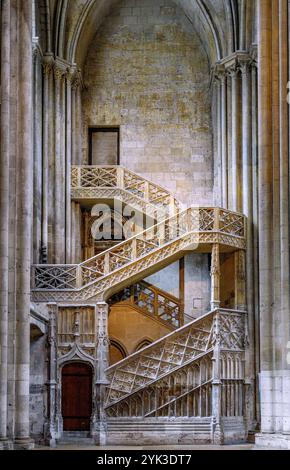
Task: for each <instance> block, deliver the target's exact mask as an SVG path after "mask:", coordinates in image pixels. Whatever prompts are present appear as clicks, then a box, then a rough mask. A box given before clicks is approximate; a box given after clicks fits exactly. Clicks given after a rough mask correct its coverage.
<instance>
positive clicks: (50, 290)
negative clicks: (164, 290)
mask: <svg viewBox="0 0 290 470" xmlns="http://www.w3.org/2000/svg"><path fill="white" fill-rule="evenodd" d="M217 244H219V245H220V246H221V247H225V249H232V250H235V249H236V250H238V249H239V250H244V249H245V248H246V241H245V217H244V216H243V215H241V214H238V213H234V212H230V211H227V210H224V209H219V208H191V209H187V210H186V211H184V212H181V213H178V214H175V215H174V216H173V217H170V218H168V219H165V220H163V221H161V222H160V223H158V224H156V225H153V226H152V227H150V228H149V229H147V230H145V231H144V232H141V233H139V234H137V235H135V236H134V237H132V238H130V239H128V240H126V241H124V242H122V243H120V244H118V245H116V246H115V247H113V248H111V249H109V250H107V251H105V252H103V253H101V254H100V255H97V256H94V257H93V258H91V259H89V260H87V261H85V262H83V263H81V264H79V265H34V266H33V267H32V298H33V300H34V301H37V302H51V301H70V300H71V301H78V300H80V301H81V300H87V299H92V298H95V299H99V300H101V299H104V298H108V296H109V295H112V294H113V293H114V292H116V291H118V290H120V289H121V288H122V287H123V286H124V287H125V285H128V284H132V283H134V282H137V281H139V280H141V279H142V278H144V277H145V276H147V275H149V274H151V273H153V272H156V270H158V269H160V268H161V267H163V266H164V265H166V264H168V263H169V262H172V261H174V260H175V259H178V258H179V257H181V256H182V255H183V254H184V251H185V250H197V249H198V250H199V251H202V250H204V251H209V247H210V246H212V245H217ZM130 281H131V282H130Z"/></svg>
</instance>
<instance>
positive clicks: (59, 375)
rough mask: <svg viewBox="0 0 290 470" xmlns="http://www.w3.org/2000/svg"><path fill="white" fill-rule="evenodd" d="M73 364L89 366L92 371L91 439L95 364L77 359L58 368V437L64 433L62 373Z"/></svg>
mask: <svg viewBox="0 0 290 470" xmlns="http://www.w3.org/2000/svg"><path fill="white" fill-rule="evenodd" d="M74 363H78V364H85V365H88V366H90V368H91V371H92V413H91V417H90V429H89V431H88V432H89V433H90V436H91V437H92V436H93V431H94V421H95V419H94V415H95V409H96V393H95V387H94V384H95V377H96V367H95V364H93V361H90V360H84V359H81V358H79V357H74V358H72V359H68V360H66V361H63V362H62V363H61V364H59V367H58V377H59V380H58V432H59V436H62V435H63V432H64V429H63V416H62V371H63V368H64V367H65V366H67V365H69V364H74ZM72 432H74V431H72ZM75 432H78V431H75Z"/></svg>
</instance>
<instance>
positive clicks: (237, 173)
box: [230, 65, 241, 211]
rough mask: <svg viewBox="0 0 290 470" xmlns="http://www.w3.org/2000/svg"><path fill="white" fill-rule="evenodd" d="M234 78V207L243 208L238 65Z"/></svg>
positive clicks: (232, 77)
mask: <svg viewBox="0 0 290 470" xmlns="http://www.w3.org/2000/svg"><path fill="white" fill-rule="evenodd" d="M230 75H231V79H232V199H233V200H232V209H233V210H234V211H240V210H241V203H240V200H241V181H240V130H239V124H240V123H239V78H238V68H237V66H236V65H234V66H233V67H231V68H230Z"/></svg>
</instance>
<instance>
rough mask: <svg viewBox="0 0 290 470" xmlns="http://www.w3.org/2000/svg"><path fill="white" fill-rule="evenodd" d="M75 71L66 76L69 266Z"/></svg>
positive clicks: (69, 255)
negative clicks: (73, 81) (73, 85)
mask: <svg viewBox="0 0 290 470" xmlns="http://www.w3.org/2000/svg"><path fill="white" fill-rule="evenodd" d="M74 73H75V71H74V69H72V68H71V69H70V70H69V71H68V73H67V76H66V172H65V173H66V188H65V191H66V204H65V206H66V207H65V218H66V224H65V240H66V256H65V261H66V263H67V264H70V263H71V260H72V248H71V223H72V222H71V220H72V219H71V214H72V207H71V162H72V79H73V76H74Z"/></svg>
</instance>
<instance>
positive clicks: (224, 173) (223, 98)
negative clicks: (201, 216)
mask: <svg viewBox="0 0 290 470" xmlns="http://www.w3.org/2000/svg"><path fill="white" fill-rule="evenodd" d="M220 80H221V146H222V188H223V193H222V205H223V207H224V208H225V209H227V208H228V204H229V201H228V137H227V135H228V132H227V127H228V124H227V75H226V73H225V71H223V73H222V74H221V75H220Z"/></svg>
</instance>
